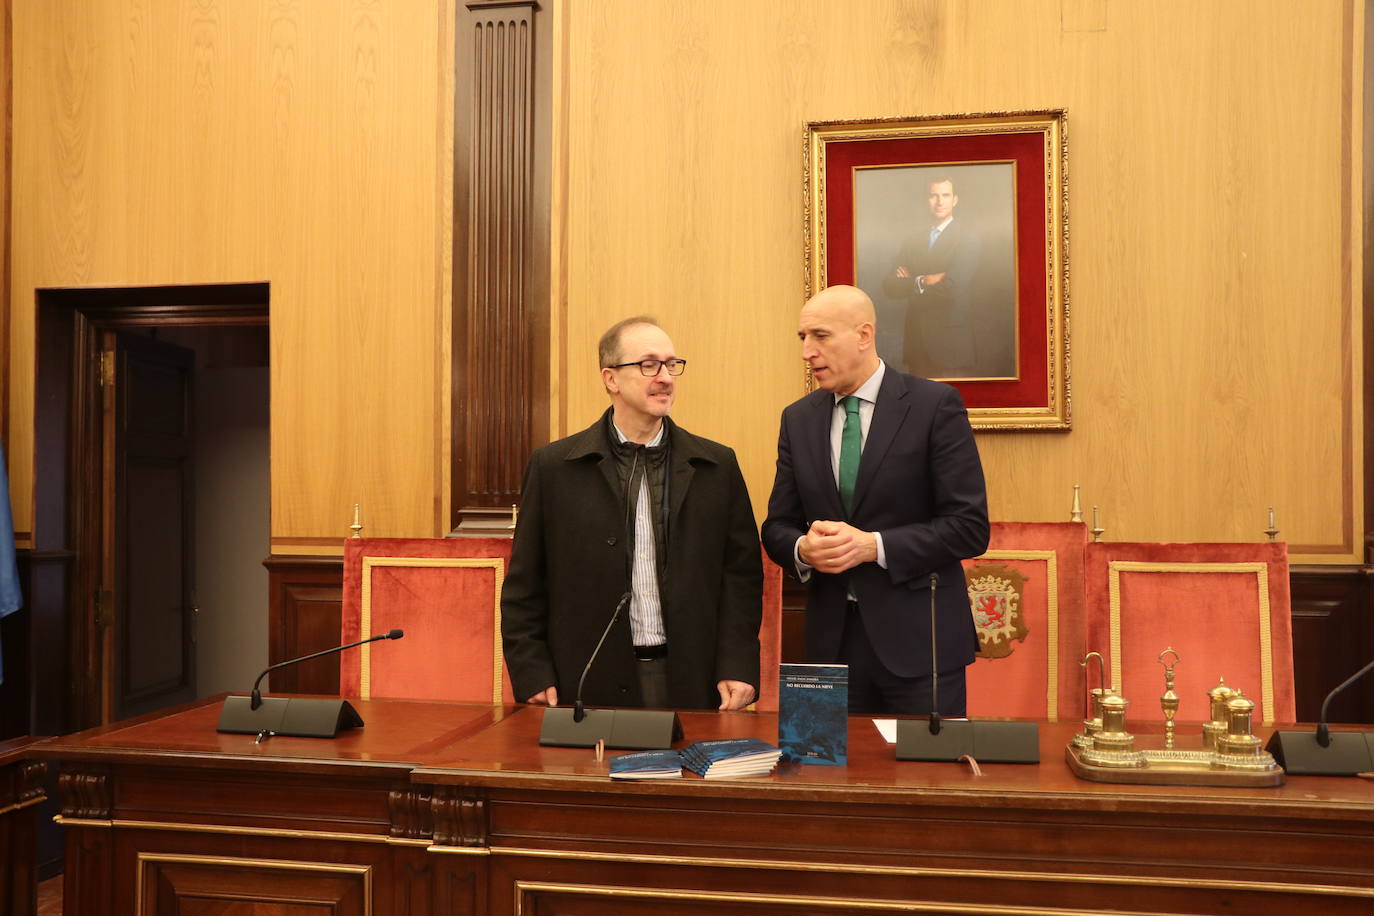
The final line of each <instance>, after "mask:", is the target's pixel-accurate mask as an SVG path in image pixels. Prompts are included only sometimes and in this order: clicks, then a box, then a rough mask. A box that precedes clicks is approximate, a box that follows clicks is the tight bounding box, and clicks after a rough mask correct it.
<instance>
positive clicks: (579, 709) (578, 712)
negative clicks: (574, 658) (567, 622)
mask: <svg viewBox="0 0 1374 916" xmlns="http://www.w3.org/2000/svg"><path fill="white" fill-rule="evenodd" d="M629 603H630V593H629V592H626V593H625V594H623V595H621V596H620V602H619V603H618V604H616V606H615V613H613V614H611V619H610V621H609V622H608V623H607V624H606V629H604V630H602V631H601V638H600V639H598V640H597V641H596V648H595V649H593V650H592V654H591V655H590V656H589V657H588V658H587V664H586V665H585V666H583V668H582V676H581V677H580V678H578V679H577V701H576V702H574V703H573V721H574V722H581V721H582V720H583V719H585V718H587V708H586V707H585V706H583V705H582V685H583V684H585V683H586V682H587V672H588V671H591V670H592V662H594V661H596V657H597V655H599V654H601V647H602V646H603V645H604V644H605V642H606V637H607V636H609V635H611V627H613V626H615V622H616V621H617V620H619V619H620V612H621V611H623V610H624V609H625V605H627V604H629Z"/></svg>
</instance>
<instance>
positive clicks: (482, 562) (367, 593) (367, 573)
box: [358, 556, 506, 704]
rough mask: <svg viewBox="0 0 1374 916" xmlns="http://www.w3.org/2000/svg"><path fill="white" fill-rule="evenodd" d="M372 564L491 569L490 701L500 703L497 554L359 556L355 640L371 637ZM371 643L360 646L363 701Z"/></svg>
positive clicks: (500, 567) (502, 565) (501, 570)
mask: <svg viewBox="0 0 1374 916" xmlns="http://www.w3.org/2000/svg"><path fill="white" fill-rule="evenodd" d="M376 567H402V568H411V569H425V568H430V569H435V568H440V569H452V568H467V569H491V570H492V571H493V574H494V575H495V579H496V581H495V583H494V587H493V589H492V609H491V611H492V621H493V623H494V626H493V627H492V630H493V636H492V652H491V662H492V673H491V701H492V703H493V704H500V703H502V702H504V699H503V697H502V689H501V688H502V676H501V675H502V668H501V664H502V658H503V650H502V645H501V585H502V583H503V582H505V578H506V561H505V560H504V559H503V558H501V557H372V556H364V557H363V558H362V569H361V578H362V581H361V583H360V585H361V600H360V602H359V609H358V610H359V626H360V627H361V635H360V636H359V639H367V638H368V637H370V636H372V635H373V633H372V570H373V569H374V568H376ZM371 650H372V646H371V645H370V644H369V645H364V646H362V647H361V650H360V652H361V655H360V657H359V662H360V665H361V671H360V680H359V690H358V692H359V695H360V697H361V698H362V699H364V700H370V699H371V698H372V651H371Z"/></svg>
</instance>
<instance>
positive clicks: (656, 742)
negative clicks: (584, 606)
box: [539, 443, 682, 751]
mask: <svg viewBox="0 0 1374 916" xmlns="http://www.w3.org/2000/svg"><path fill="white" fill-rule="evenodd" d="M631 446H632V448H631V456H632V457H631V460H630V470H629V472H628V473H627V474H626V475H625V519H624V531H623V535H624V541H625V546H626V550H625V593H624V594H623V595H621V596H620V600H619V601H618V602H617V603H616V606H615V612H614V613H612V614H611V619H610V620H608V621H607V622H606V629H604V630H602V631H601V638H600V639H598V640H597V641H596V648H594V649H592V654H591V656H590V657H588V659H587V664H586V666H584V667H583V669H582V676H581V677H579V678H578V679H577V699H576V700H575V701H574V703H573V708H572V709H571V710H570V709H568V708H567V707H566V706H546V707H545V708H544V720H543V722H542V723H541V725H540V727H539V743H540V744H541V745H544V746H547V747H597V746H598V745H601V746H605V747H613V748H620V749H624V750H633V751H644V750H661V749H664V748H669V747H672V746H673V742H674V741H676V740H678V739H680V738H681V737H682V723H681V721H679V719H678V716H677V713H676V712H673V711H672V710H668V709H595V710H592V712H591V713H590V714H588V712H587V708H586V706H584V705H583V702H582V688H583V685H584V684H585V683H586V681H587V674H588V672H590V671H591V670H592V664H593V663H594V662H595V661H596V657H597V656H598V655H599V654H600V653H601V647H602V646H603V645H605V643H606V637H608V636H610V635H611V629H612V628H613V627H614V626H615V622H616V621H617V620H619V619H620V614H621V612H622V611H624V610H625V606H626V605H627V604H629V603H630V599H631V597H632V596H633V594H634V586H633V580H634V571H633V570H634V567H633V564H634V551H633V550H632V549H631V545H632V544H633V539H632V538H631V537H630V531H631V528H630V514H631V512H633V508H632V507H633V505H634V503H632V502H631V499H632V498H633V499H634V500H636V501H638V498H639V493H641V492H643V489H644V487H645V484H644V483H643V478H642V477H641V483H640V490H639V491H635V490H634V482H635V472H636V471H637V470H638V469H639V458H640V454H641V453H642V451H643V449H644V446H642V445H639V444H638V443H631ZM665 492H666V491H665ZM652 536H653V535H652V534H650V537H652Z"/></svg>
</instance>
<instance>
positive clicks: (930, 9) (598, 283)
mask: <svg viewBox="0 0 1374 916" xmlns="http://www.w3.org/2000/svg"><path fill="white" fill-rule="evenodd" d="M1072 8H1073V9H1074V10H1077V11H1078V12H1077V13H1075V14H1074V15H1071V16H1069V15H1065V10H1068V9H1070V6H1068V5H1065V4H1063V3H1061V2H1060V0H1009V2H1006V3H997V4H968V3H956V2H931V3H923V4H910V3H899V2H895V0H870V2H857V3H834V2H828V0H760V2H755V3H749V4H737V5H735V6H733V7H731V10H730V16H729V18H728V21H727V20H722V19H721V18H720V15H719V12H720V11H719V8H718V7H717V6H716V5H712V4H680V3H679V4H649V3H642V4H579V5H574V8H573V9H572V11H571V21H570V23H569V28H568V54H569V62H568V73H569V85H570V91H569V109H568V115H567V124H568V128H567V143H568V174H569V188H568V214H567V217H568V228H567V235H568V238H569V240H570V245H569V254H568V292H567V302H568V316H567V325H568V341H567V345H568V353H569V358H568V365H567V367H566V372H565V379H566V384H567V388H568V391H567V399H568V416H569V418H570V425H572V426H573V427H574V428H576V426H575V423H576V422H585V420H584V418H590V417H591V416H595V414H596V413H597V412H599V410H600V409H601V408H602V407H603V405H604V403H605V395H604V394H603V393H602V391H601V390H600V386H599V385H598V384H596V379H595V372H594V368H595V367H594V366H593V365H592V363H591V360H592V357H591V355H590V354H591V352H592V350H593V347H594V343H595V340H596V337H597V335H598V334H599V333H600V332H601V330H602V329H604V328H605V327H606V326H608V325H609V324H610V323H611V322H612V321H614V320H615V319H617V318H619V317H621V316H622V315H623V314H624V313H625V311H626V310H627V309H629V308H633V309H634V310H636V311H638V310H651V311H655V312H657V313H658V315H659V317H660V319H661V320H662V321H663V322H664V325H665V327H666V328H667V330H668V331H669V333H670V334H671V335H672V336H673V339H674V343H675V344H676V345H677V347H678V349H679V351H680V352H681V353H683V354H684V355H685V356H687V357H688V358H689V359H690V360H691V369H690V371H689V373H688V376H687V377H684V379H682V380H681V382H682V383H681V385H680V388H679V399H678V402H677V405H676V406H675V407H674V417H675V418H677V419H679V420H680V421H681V422H682V424H683V425H684V426H685V427H686V428H688V429H690V430H692V431H693V432H696V433H699V434H702V435H705V436H708V437H710V438H713V439H716V440H718V441H721V442H724V443H726V444H727V445H730V446H732V447H733V448H735V449H736V451H737V452H738V454H739V457H740V463H741V467H742V469H743V471H744V473H745V478H746V481H747V483H748V486H749V490H750V493H751V495H752V499H753V502H754V506H755V509H756V513H757V514H758V515H760V516H762V514H763V510H764V507H765V505H766V500H767V494H768V491H769V488H770V486H771V483H772V477H773V470H774V460H775V457H776V442H777V430H778V416H779V413H780V411H781V409H782V408H783V407H784V406H785V405H786V404H788V403H790V402H791V401H793V400H795V399H796V398H798V397H800V396H801V395H802V393H803V384H804V383H803V376H802V370H801V364H800V360H799V351H798V345H797V341H796V336H795V334H796V320H797V310H798V308H799V307H800V305H801V297H802V295H803V288H804V282H803V273H802V253H803V213H802V179H801V168H802V131H803V128H804V126H805V124H806V123H807V122H808V121H823V120H847V119H862V118H879V117H904V116H922V115H941V114H958V113H966V112H979V111H1015V110H1034V109H1042V108H1058V107H1063V108H1065V109H1066V110H1067V111H1068V112H1069V118H1070V120H1071V122H1072V125H1073V129H1072V132H1071V138H1070V145H1069V154H1068V155H1069V165H1068V175H1069V198H1070V199H1069V208H1068V212H1069V222H1070V239H1071V241H1070V244H1071V247H1072V256H1071V261H1072V264H1073V277H1072V288H1073V311H1072V315H1071V325H1072V339H1071V345H1072V354H1073V386H1074V429H1073V430H1071V431H1069V432H1067V433H1027V432H1008V433H993V432H982V433H980V434H979V435H978V444H979V448H980V451H981V453H982V458H983V463H984V468H985V471H986V474H987V479H988V491H989V492H988V495H989V506H990V509H991V513H992V516H993V518H994V519H997V520H1006V521H1012V520H1015V521H1041V520H1050V519H1057V518H1062V517H1063V516H1064V513H1065V512H1066V511H1067V509H1068V505H1069V503H1070V501H1071V499H1072V495H1073V486H1074V484H1081V485H1082V490H1081V493H1082V498H1083V502H1084V505H1085V506H1089V507H1090V506H1094V505H1096V506H1100V507H1101V517H1102V520H1103V526H1104V527H1105V528H1106V529H1107V537H1108V538H1109V539H1111V540H1122V541H1147V542H1148V541H1167V542H1175V541H1247V540H1258V539H1260V538H1261V537H1262V536H1263V534H1262V532H1263V530H1264V528H1265V527H1266V524H1267V508H1268V507H1269V506H1273V507H1274V508H1275V512H1276V516H1277V519H1278V527H1279V528H1281V529H1282V535H1281V536H1282V537H1283V538H1284V539H1285V540H1287V541H1288V542H1289V543H1290V544H1291V545H1292V547H1291V549H1292V555H1293V557H1294V560H1295V562H1299V563H1328V564H1329V563H1335V564H1342V563H1347V564H1348V563H1352V562H1361V561H1362V556H1363V543H1362V534H1363V531H1362V529H1361V526H1362V524H1363V523H1362V522H1361V521H1358V520H1361V519H1363V518H1365V515H1366V509H1365V502H1366V498H1365V493H1364V484H1365V480H1366V473H1365V468H1364V464H1365V456H1364V450H1363V443H1364V441H1365V437H1364V434H1363V409H1362V406H1361V405H1362V403H1363V397H1364V394H1363V392H1364V387H1363V386H1364V380H1363V362H1362V360H1361V357H1360V349H1361V340H1362V337H1363V334H1362V320H1361V316H1362V306H1361V304H1360V302H1359V298H1360V297H1359V290H1360V289H1361V286H1362V283H1363V272H1364V269H1363V260H1362V259H1361V258H1360V257H1358V256H1355V257H1352V253H1353V252H1359V251H1361V250H1362V245H1363V241H1362V238H1361V233H1362V227H1361V213H1360V207H1359V206H1358V205H1357V204H1355V205H1351V204H1348V203H1347V201H1358V200H1361V199H1362V197H1363V193H1364V191H1363V187H1362V185H1363V175H1362V169H1361V168H1360V165H1359V164H1360V163H1362V162H1363V156H1364V150H1363V129H1362V128H1360V124H1361V120H1362V116H1361V113H1362V101H1361V88H1362V82H1363V74H1364V66H1365V65H1364V21H1365V15H1366V14H1365V4H1364V3H1362V2H1359V0H1325V2H1320V3H1313V4H1307V5H1304V6H1303V7H1302V8H1301V9H1298V8H1297V7H1294V6H1292V5H1287V4H1275V5H1255V4H1253V3H1248V2H1245V0H1218V2H1214V3H1208V4H1205V5H1202V6H1198V5H1197V4H1194V3H1190V2H1187V0H1164V2H1161V3H1141V2H1120V3H1110V4H1097V5H1093V4H1073V5H1072ZM1085 10H1086V11H1087V12H1085ZM1357 128H1360V129H1357ZM1295 176H1301V178H1300V179H1298V178H1296V177H1295ZM1295 181H1297V182H1299V183H1300V184H1301V187H1302V191H1301V192H1300V194H1299V195H1298V196H1299V197H1300V201H1298V202H1292V203H1285V202H1284V201H1285V198H1286V197H1287V196H1288V192H1287V191H1286V190H1285V189H1286V188H1291V187H1293V185H1294V183H1295ZM913 206H914V207H919V206H920V203H919V202H916V203H914V204H913ZM1295 263H1301V264H1302V265H1303V267H1302V271H1301V284H1300V286H1301V290H1300V292H1298V291H1297V290H1295V289H1294V288H1293V286H1292V274H1291V270H1292V265H1293V264H1295ZM881 320H882V319H880V321H881ZM889 320H891V319H889ZM741 390H746V391H747V392H748V396H747V397H744V398H741V397H739V393H740V391H741ZM727 405H728V407H727Z"/></svg>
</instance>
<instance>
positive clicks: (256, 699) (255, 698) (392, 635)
mask: <svg viewBox="0 0 1374 916" xmlns="http://www.w3.org/2000/svg"><path fill="white" fill-rule="evenodd" d="M404 635H406V634H405V631H404V630H390V631H388V632H386V633H382V634H380V635H378V636H372V637H369V638H367V639H360V640H358V641H357V642H351V643H349V644H348V645H346V646H335V647H334V648H333V649H325V650H323V651H322V652H315V653H312V654H310V655H302V656H301V657H300V658H293V659H289V660H288V661H284V662H277V663H276V664H275V665H269V666H268V667H267V668H266V669H265V670H264V671H263V672H262V674H259V675H258V679H257V680H256V681H254V682H253V693H252V698H251V700H250V701H249V708H250V709H257V708H258V707H259V706H261V705H262V694H261V693H259V692H258V685H259V684H261V683H262V679H263V678H265V677H267V674H268V672H271V671H276V670H277V669H278V668H286V667H289V666H291V665H296V664H300V663H301V662H308V661H310V660H311V659H312V658H319V657H320V656H321V655H332V654H334V653H335V652H342V651H343V650H344V649H352V648H354V647H356V646H361V645H363V644H364V643H369V642H376V641H377V640H379V639H400V638H401V637H402V636H404Z"/></svg>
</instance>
